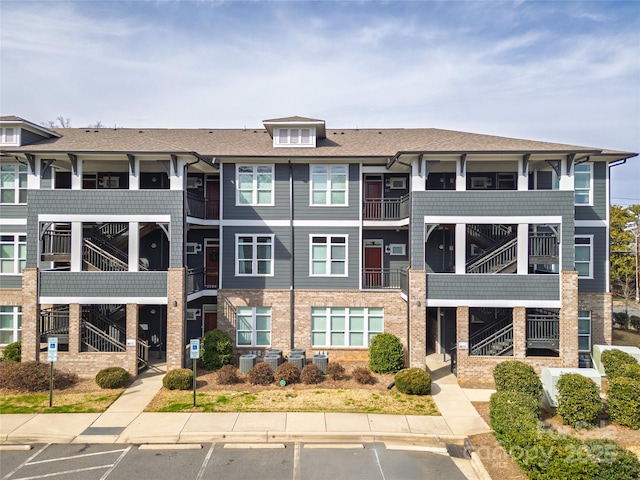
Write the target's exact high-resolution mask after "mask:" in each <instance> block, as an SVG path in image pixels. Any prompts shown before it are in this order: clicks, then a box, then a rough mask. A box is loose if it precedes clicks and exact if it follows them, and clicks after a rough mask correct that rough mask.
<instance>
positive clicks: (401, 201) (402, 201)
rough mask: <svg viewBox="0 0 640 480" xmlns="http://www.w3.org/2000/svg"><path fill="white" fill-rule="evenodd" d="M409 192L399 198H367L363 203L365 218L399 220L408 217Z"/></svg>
mask: <svg viewBox="0 0 640 480" xmlns="http://www.w3.org/2000/svg"><path fill="white" fill-rule="evenodd" d="M409 199H410V197H409V194H407V195H404V196H403V197H400V198H368V199H366V200H365V201H364V204H363V212H362V214H363V217H364V219H365V220H400V219H402V218H407V217H409V209H410V201H409Z"/></svg>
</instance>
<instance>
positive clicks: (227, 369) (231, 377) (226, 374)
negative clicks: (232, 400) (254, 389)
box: [216, 365, 240, 385]
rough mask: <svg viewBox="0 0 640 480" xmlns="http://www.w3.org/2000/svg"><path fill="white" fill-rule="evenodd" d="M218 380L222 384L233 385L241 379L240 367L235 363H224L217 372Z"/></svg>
mask: <svg viewBox="0 0 640 480" xmlns="http://www.w3.org/2000/svg"><path fill="white" fill-rule="evenodd" d="M216 380H217V381H218V383H219V384H220V385H233V384H235V383H238V382H239V381H240V378H239V377H238V369H237V368H236V367H234V366H233V365H224V366H222V367H220V370H218V371H217V372H216Z"/></svg>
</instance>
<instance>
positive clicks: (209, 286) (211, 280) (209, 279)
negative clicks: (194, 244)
mask: <svg viewBox="0 0 640 480" xmlns="http://www.w3.org/2000/svg"><path fill="white" fill-rule="evenodd" d="M218 275H219V274H218V271H217V270H215V271H212V270H206V269H204V268H190V269H189V270H187V284H186V292H187V295H190V294H192V293H196V292H199V291H201V290H217V289H218Z"/></svg>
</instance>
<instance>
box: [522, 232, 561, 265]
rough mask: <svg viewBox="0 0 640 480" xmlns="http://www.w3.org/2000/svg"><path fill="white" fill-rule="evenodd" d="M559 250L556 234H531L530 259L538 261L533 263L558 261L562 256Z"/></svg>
mask: <svg viewBox="0 0 640 480" xmlns="http://www.w3.org/2000/svg"><path fill="white" fill-rule="evenodd" d="M559 250H560V245H559V243H558V237H557V236H556V234H555V233H530V234H529V258H530V259H532V258H533V259H534V260H536V259H537V260H536V261H535V262H533V263H543V262H547V263H551V262H552V261H557V260H558V257H559V255H560V252H559Z"/></svg>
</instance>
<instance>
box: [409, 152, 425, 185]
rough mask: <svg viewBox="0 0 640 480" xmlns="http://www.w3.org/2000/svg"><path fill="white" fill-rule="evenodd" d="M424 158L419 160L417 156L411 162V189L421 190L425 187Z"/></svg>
mask: <svg viewBox="0 0 640 480" xmlns="http://www.w3.org/2000/svg"><path fill="white" fill-rule="evenodd" d="M424 169H425V165H424V160H423V161H422V162H421V161H420V158H419V157H417V158H415V159H414V160H413V161H412V162H411V191H412V192H423V191H424V190H425V189H426V183H425V178H424Z"/></svg>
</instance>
